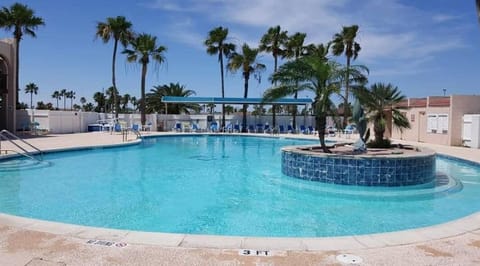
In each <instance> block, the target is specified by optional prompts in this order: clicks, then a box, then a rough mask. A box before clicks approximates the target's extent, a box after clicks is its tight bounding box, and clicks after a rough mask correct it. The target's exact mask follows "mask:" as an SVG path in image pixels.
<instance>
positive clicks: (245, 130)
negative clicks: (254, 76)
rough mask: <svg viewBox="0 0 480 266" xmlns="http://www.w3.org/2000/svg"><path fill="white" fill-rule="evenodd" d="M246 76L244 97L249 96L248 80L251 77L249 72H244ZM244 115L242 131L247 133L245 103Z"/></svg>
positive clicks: (245, 106)
mask: <svg viewBox="0 0 480 266" xmlns="http://www.w3.org/2000/svg"><path fill="white" fill-rule="evenodd" d="M243 76H244V78H245V85H244V87H245V90H244V93H243V98H245V99H246V98H247V97H248V80H249V78H250V75H249V74H248V73H247V74H244V75H243ZM242 113H243V116H242V124H243V127H242V132H243V133H246V132H247V105H246V104H244V105H243V111H242Z"/></svg>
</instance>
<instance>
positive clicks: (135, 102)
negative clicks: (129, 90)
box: [130, 96, 138, 112]
mask: <svg viewBox="0 0 480 266" xmlns="http://www.w3.org/2000/svg"><path fill="white" fill-rule="evenodd" d="M130 103H132V105H133V111H134V112H135V111H136V110H137V106H138V100H137V97H135V96H132V97H131V98H130Z"/></svg>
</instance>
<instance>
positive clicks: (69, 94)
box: [65, 91, 76, 110]
mask: <svg viewBox="0 0 480 266" xmlns="http://www.w3.org/2000/svg"><path fill="white" fill-rule="evenodd" d="M75 94H76V93H75V92H74V91H67V92H66V93H65V98H68V99H70V110H73V99H75V98H76V97H75Z"/></svg>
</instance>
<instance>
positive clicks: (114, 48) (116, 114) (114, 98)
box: [112, 40, 118, 118]
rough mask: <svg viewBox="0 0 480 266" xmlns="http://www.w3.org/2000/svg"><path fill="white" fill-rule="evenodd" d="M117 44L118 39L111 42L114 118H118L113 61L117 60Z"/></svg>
mask: <svg viewBox="0 0 480 266" xmlns="http://www.w3.org/2000/svg"><path fill="white" fill-rule="evenodd" d="M117 46H118V40H115V42H113V56H112V85H113V106H114V108H113V110H114V111H115V118H118V110H117V109H118V108H117V84H116V83H115V61H116V60H117Z"/></svg>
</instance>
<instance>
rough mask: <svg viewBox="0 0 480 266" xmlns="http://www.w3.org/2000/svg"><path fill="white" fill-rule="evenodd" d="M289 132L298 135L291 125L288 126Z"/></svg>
mask: <svg viewBox="0 0 480 266" xmlns="http://www.w3.org/2000/svg"><path fill="white" fill-rule="evenodd" d="M287 132H288V133H292V134H295V133H296V132H295V129H293V127H292V126H291V125H288V126H287Z"/></svg>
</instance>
